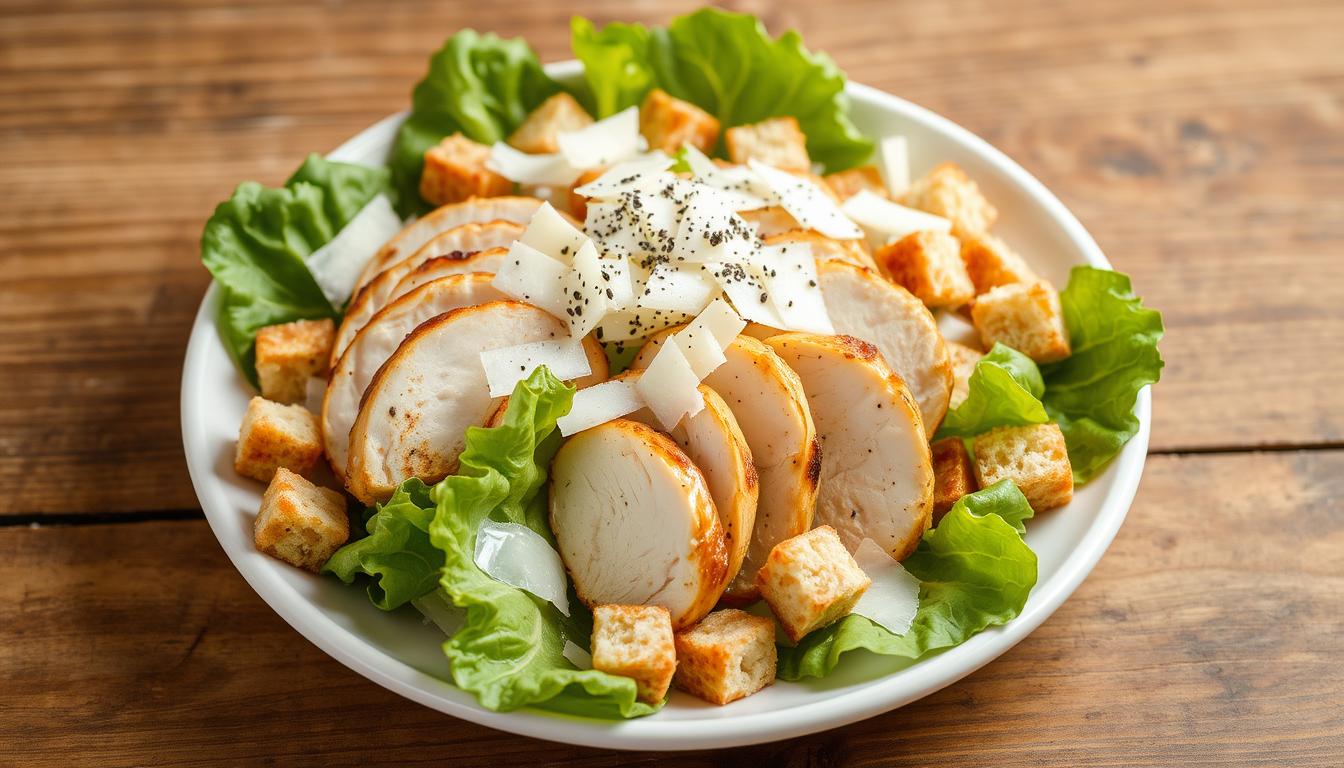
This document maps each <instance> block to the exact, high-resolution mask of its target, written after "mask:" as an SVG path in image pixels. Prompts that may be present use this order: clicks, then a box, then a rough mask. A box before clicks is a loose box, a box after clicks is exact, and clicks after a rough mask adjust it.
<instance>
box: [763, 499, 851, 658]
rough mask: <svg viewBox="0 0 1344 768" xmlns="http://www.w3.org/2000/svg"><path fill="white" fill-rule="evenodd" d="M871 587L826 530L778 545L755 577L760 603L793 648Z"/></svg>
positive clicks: (837, 537) (829, 529) (835, 537)
mask: <svg viewBox="0 0 1344 768" xmlns="http://www.w3.org/2000/svg"><path fill="white" fill-rule="evenodd" d="M871 583H872V580H871V579H869V578H868V574H866V573H864V572H863V569H862V568H860V567H859V564H858V563H857V562H855V561H854V557H853V556H852V555H850V554H849V550H847V549H845V545H844V544H843V543H841V541H840V535H839V534H837V533H836V532H835V529H834V528H832V527H831V526H829V525H823V526H819V527H817V528H813V529H812V530H810V531H808V532H807V533H803V534H799V535H797V536H794V537H793V538H791V539H785V540H784V541H781V542H779V543H778V544H776V545H775V548H774V549H772V550H770V556H769V557H767V558H766V560H765V565H763V566H761V569H760V571H758V572H757V573H756V586H757V587H758V588H759V589H760V590H761V597H764V598H765V601H766V602H767V603H769V604H770V610H772V611H774V614H775V618H777V619H779V623H780V624H781V625H783V627H784V632H785V634H787V635H788V636H789V637H790V638H791V639H792V640H793V641H794V642H795V643H796V642H798V641H799V640H802V639H803V636H804V635H806V634H807V633H809V632H811V631H812V630H814V629H819V628H821V627H824V626H826V625H827V624H830V623H831V622H833V621H835V620H836V619H838V618H840V617H841V616H844V615H845V614H847V613H849V611H850V609H851V608H853V607H854V604H855V603H857V602H858V601H859V598H860V597H862V596H863V593H864V591H865V590H867V589H868V585H869V584H871Z"/></svg>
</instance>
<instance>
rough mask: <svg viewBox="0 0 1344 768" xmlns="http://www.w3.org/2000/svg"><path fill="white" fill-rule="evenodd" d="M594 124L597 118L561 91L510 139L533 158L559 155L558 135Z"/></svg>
mask: <svg viewBox="0 0 1344 768" xmlns="http://www.w3.org/2000/svg"><path fill="white" fill-rule="evenodd" d="M592 124H593V118H592V117H590V116H589V115H588V113H587V112H586V111H585V110H584V108H583V107H581V106H579V102H578V101H577V100H576V99H575V98H574V97H573V96H570V95H569V94H568V93H565V92H564V91H561V92H560V93H557V94H555V95H554V96H552V97H550V98H549V99H547V100H545V101H543V102H541V105H540V106H538V107H537V108H536V109H534V110H532V113H531V114H529V115H528V116H527V119H526V120H524V121H523V124H522V125H520V126H518V130H516V131H514V132H513V134H512V135H510V136H509V138H508V143H509V144H510V145H511V146H513V147H514V148H515V149H517V150H519V151H522V152H527V153H529V154H533V155H542V154H547V153H550V152H559V151H560V144H559V143H558V142H556V140H555V137H556V136H559V135H560V134H562V133H569V132H571V131H577V130H579V129H580V128H586V127H588V126H590V125H592Z"/></svg>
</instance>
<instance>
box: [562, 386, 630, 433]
mask: <svg viewBox="0 0 1344 768" xmlns="http://www.w3.org/2000/svg"><path fill="white" fill-rule="evenodd" d="M644 405H645V403H644V397H643V396H642V395H640V394H639V390H638V389H636V388H635V381H634V380H633V379H616V380H614V381H604V382H602V383H601V384H594V385H593V386H591V387H588V388H586V389H580V390H579V391H578V392H575V393H574V404H573V405H572V406H571V407H570V409H569V413H567V414H565V415H564V416H561V417H560V418H559V419H557V420H556V422H555V423H556V426H558V427H560V434H562V435H564V436H565V437H569V436H570V435H572V434H574V433H576V432H582V431H583V430H585V429H591V428H593V427H596V426H598V425H599V424H606V423H607V422H608V421H611V420H612V419H619V418H620V417H622V416H624V415H626V414H627V413H634V412H635V411H638V410H639V409H640V408H643V407H644Z"/></svg>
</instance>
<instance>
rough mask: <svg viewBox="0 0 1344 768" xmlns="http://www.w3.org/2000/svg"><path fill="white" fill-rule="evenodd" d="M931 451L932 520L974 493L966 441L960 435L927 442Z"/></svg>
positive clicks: (972, 469) (936, 522) (936, 521)
mask: <svg viewBox="0 0 1344 768" xmlns="http://www.w3.org/2000/svg"><path fill="white" fill-rule="evenodd" d="M930 449H931V450H932V452H933V524H934V525H937V524H938V521H939V520H941V519H943V515H945V514H947V511H948V510H949V509H951V508H952V505H953V504H956V503H957V499H960V498H961V497H962V496H965V495H966V494H968V493H975V491H976V485H975V470H974V468H972V467H971V456H970V454H968V453H967V452H966V443H965V442H963V441H962V439H961V438H960V437H945V438H943V439H942V440H939V441H938V442H936V443H934V444H933V445H932V446H930Z"/></svg>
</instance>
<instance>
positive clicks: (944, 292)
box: [874, 231, 975, 308]
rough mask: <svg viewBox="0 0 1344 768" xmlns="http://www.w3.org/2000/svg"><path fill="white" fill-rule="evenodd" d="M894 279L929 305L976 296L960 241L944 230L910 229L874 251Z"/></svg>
mask: <svg viewBox="0 0 1344 768" xmlns="http://www.w3.org/2000/svg"><path fill="white" fill-rule="evenodd" d="M874 258H875V259H876V260H877V264H878V266H879V267H881V268H882V271H883V272H884V273H885V274H886V275H887V277H889V278H890V279H891V280H892V282H895V283H898V284H900V285H902V286H904V287H905V289H906V290H907V291H910V292H911V293H913V294H914V295H915V296H916V297H917V298H918V299H919V300H920V301H922V302H924V305H925V306H927V307H930V308H939V307H959V306H961V305H962V304H965V303H966V302H968V301H970V300H971V299H973V298H975V285H974V284H973V283H972V282H971V278H970V275H967V274H966V265H965V264H964V263H963V262H962V260H961V244H960V243H959V242H957V238H955V237H953V236H952V235H949V234H947V233H945V232H932V231H925V232H911V233H910V234H908V235H906V236H905V237H903V238H901V239H900V240H897V241H896V242H894V243H888V244H887V245H885V246H883V247H882V248H881V249H879V250H878V252H877V253H876V254H874Z"/></svg>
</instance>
